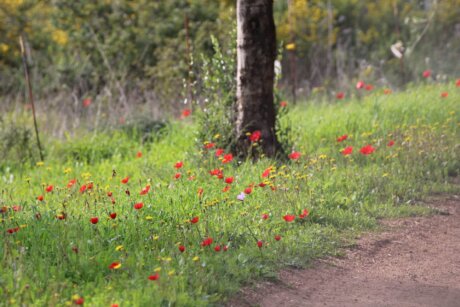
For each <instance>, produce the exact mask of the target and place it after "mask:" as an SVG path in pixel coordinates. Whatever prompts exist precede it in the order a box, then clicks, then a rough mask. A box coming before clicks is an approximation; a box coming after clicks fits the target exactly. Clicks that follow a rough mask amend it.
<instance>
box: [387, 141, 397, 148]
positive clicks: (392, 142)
mask: <svg viewBox="0 0 460 307" xmlns="http://www.w3.org/2000/svg"><path fill="white" fill-rule="evenodd" d="M394 144H395V141H393V140H390V141H389V142H388V144H387V146H388V147H391V146H393V145H394Z"/></svg>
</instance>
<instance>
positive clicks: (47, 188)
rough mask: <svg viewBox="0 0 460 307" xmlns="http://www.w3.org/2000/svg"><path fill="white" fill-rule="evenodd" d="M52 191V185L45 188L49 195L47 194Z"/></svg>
mask: <svg viewBox="0 0 460 307" xmlns="http://www.w3.org/2000/svg"><path fill="white" fill-rule="evenodd" d="M53 189H54V187H53V186H52V185H49V186H47V187H46V192H48V193H49V192H51V191H53Z"/></svg>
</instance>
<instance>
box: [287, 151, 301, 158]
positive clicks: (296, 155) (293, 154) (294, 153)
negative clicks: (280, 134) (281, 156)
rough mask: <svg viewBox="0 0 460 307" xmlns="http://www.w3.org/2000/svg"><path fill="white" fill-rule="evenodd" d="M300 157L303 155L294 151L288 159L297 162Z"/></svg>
mask: <svg viewBox="0 0 460 307" xmlns="http://www.w3.org/2000/svg"><path fill="white" fill-rule="evenodd" d="M300 156H301V153H300V152H298V151H293V152H292V153H290V154H289V156H288V157H289V159H291V160H297V159H299V158H300Z"/></svg>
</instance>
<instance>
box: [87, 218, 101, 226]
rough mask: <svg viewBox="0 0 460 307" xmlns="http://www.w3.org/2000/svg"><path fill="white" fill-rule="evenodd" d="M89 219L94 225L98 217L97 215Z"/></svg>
mask: <svg viewBox="0 0 460 307" xmlns="http://www.w3.org/2000/svg"><path fill="white" fill-rule="evenodd" d="M89 220H90V222H91V224H94V225H96V224H97V223H98V222H99V218H97V217H92V218H90V219H89Z"/></svg>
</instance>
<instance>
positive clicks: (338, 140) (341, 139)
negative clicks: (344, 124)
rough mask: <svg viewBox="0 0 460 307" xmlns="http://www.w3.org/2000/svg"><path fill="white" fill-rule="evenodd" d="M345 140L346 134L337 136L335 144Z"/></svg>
mask: <svg viewBox="0 0 460 307" xmlns="http://www.w3.org/2000/svg"><path fill="white" fill-rule="evenodd" d="M346 139H348V135H347V134H344V135H342V136H339V137H338V138H337V142H339V143H340V142H343V141H345V140H346Z"/></svg>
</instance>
